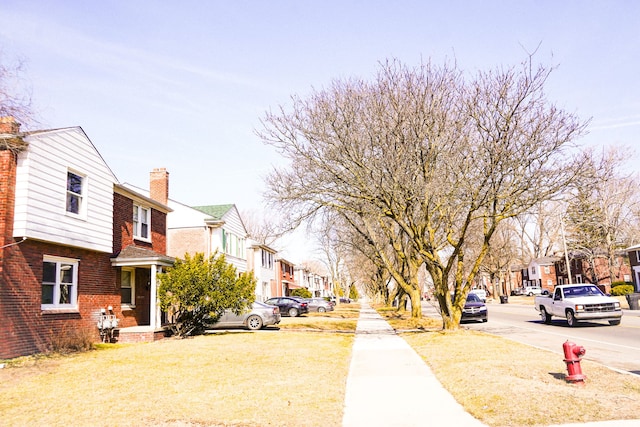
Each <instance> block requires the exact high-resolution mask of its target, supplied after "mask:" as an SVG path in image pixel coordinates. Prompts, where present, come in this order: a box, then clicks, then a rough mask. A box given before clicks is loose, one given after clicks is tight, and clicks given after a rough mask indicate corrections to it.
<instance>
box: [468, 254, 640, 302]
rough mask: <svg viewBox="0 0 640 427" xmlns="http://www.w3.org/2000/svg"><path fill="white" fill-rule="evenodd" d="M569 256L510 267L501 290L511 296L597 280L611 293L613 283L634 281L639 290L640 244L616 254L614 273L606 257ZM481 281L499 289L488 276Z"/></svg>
mask: <svg viewBox="0 0 640 427" xmlns="http://www.w3.org/2000/svg"><path fill="white" fill-rule="evenodd" d="M568 258H569V259H568V260H567V258H566V257H565V256H564V254H560V255H558V256H546V257H541V258H536V259H533V260H531V261H530V262H529V264H527V265H515V266H513V267H511V268H510V270H509V272H508V274H507V275H506V277H504V280H502V281H501V283H500V286H501V289H500V293H501V294H502V295H509V294H510V293H511V291H513V290H514V289H516V288H520V287H526V286H538V287H540V288H542V290H547V291H549V292H550V293H553V290H554V288H555V286H557V285H564V284H568V283H594V284H595V285H597V286H598V287H599V288H600V289H601V290H602V291H603V292H605V293H611V285H612V284H613V283H615V282H626V283H633V284H634V288H635V289H636V292H638V291H639V290H640V286H639V285H638V283H640V246H635V247H631V248H628V249H627V250H626V251H625V252H624V253H618V254H617V255H616V258H615V260H614V263H615V268H614V270H615V271H614V272H613V274H612V273H611V271H610V270H609V263H608V259H607V258H606V257H604V256H603V257H595V258H594V259H592V260H588V259H586V258H585V257H583V256H579V255H576V254H569V257H568ZM567 261H568V265H569V268H568V269H567ZM568 271H569V272H570V274H569V273H568ZM594 278H597V280H596V279H594ZM480 280H481V281H482V283H481V284H480V286H481V287H485V288H486V289H487V290H489V291H490V292H491V293H494V292H495V291H496V290H495V289H494V288H493V286H492V284H491V283H490V281H489V280H487V278H486V277H485V278H481V279H480Z"/></svg>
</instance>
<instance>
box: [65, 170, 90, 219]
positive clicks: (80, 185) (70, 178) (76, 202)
mask: <svg viewBox="0 0 640 427" xmlns="http://www.w3.org/2000/svg"><path fill="white" fill-rule="evenodd" d="M86 182H87V177H86V176H84V175H82V174H80V173H78V172H74V171H71V170H69V171H67V193H66V195H67V205H66V210H67V212H68V213H70V214H74V215H78V216H83V215H84V214H85V212H86V206H85V205H86V195H85V193H86V187H87V185H86Z"/></svg>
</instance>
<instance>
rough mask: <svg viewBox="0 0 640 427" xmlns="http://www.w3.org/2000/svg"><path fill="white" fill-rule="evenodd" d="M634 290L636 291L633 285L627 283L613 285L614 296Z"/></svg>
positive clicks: (612, 293) (630, 292)
mask: <svg viewBox="0 0 640 427" xmlns="http://www.w3.org/2000/svg"><path fill="white" fill-rule="evenodd" d="M623 283H624V282H623ZM633 292H634V289H633V285H628V284H626V283H625V284H624V285H617V286H614V285H613V284H612V285H611V295H613V296H614V297H617V296H620V295H627V294H632V293H633Z"/></svg>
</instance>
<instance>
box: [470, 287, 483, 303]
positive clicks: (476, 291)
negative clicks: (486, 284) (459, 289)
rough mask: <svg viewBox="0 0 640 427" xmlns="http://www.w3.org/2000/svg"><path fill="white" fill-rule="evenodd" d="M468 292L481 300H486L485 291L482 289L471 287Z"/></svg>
mask: <svg viewBox="0 0 640 427" xmlns="http://www.w3.org/2000/svg"><path fill="white" fill-rule="evenodd" d="M469 293H470V294H475V295H477V296H478V298H480V299H481V300H482V302H487V291H485V290H484V289H471V290H470V291H469Z"/></svg>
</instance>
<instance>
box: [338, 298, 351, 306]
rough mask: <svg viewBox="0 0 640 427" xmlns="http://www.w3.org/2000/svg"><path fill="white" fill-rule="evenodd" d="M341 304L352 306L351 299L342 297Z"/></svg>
mask: <svg viewBox="0 0 640 427" xmlns="http://www.w3.org/2000/svg"><path fill="white" fill-rule="evenodd" d="M340 303H342V304H351V299H350V298H344V297H341V298H340Z"/></svg>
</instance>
